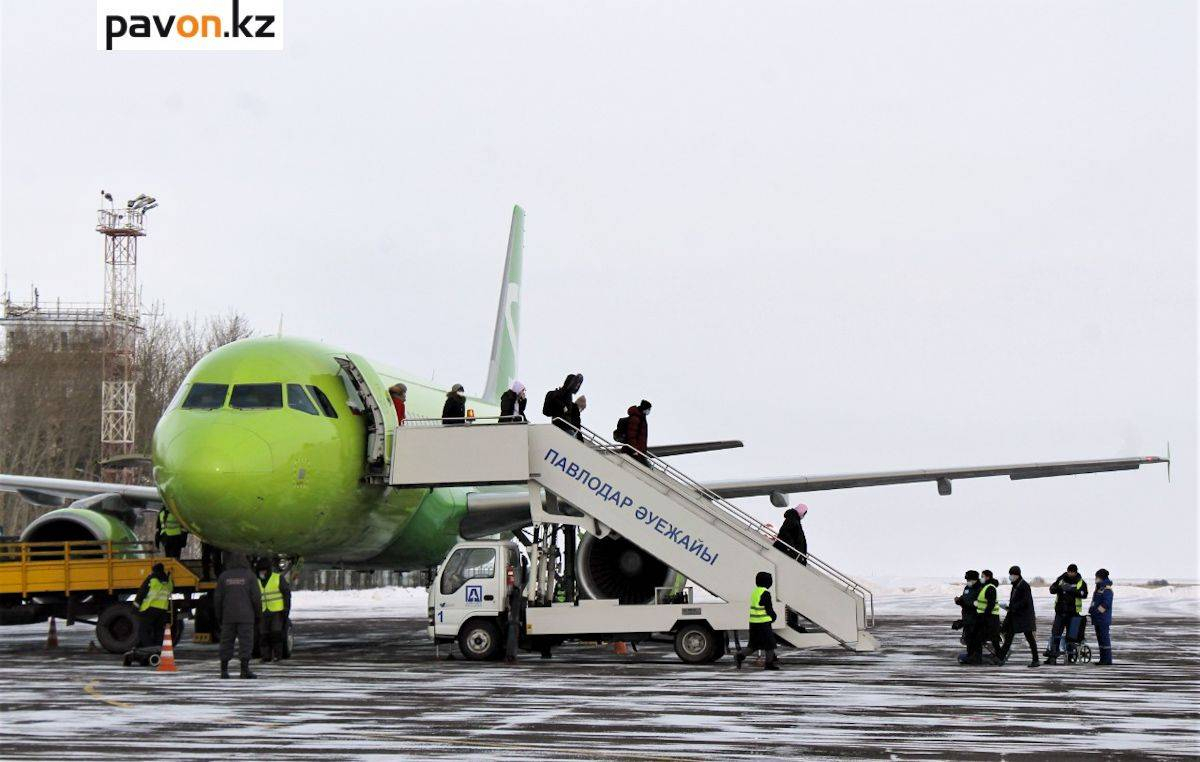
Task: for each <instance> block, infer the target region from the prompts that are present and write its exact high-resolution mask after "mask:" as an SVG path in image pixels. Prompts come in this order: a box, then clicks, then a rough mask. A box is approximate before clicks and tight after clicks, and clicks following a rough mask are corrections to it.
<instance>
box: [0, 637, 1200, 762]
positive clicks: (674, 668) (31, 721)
mask: <svg viewBox="0 0 1200 762" xmlns="http://www.w3.org/2000/svg"><path fill="white" fill-rule="evenodd" d="M875 633H876V635H877V636H878V637H879V639H880V640H881V641H882V642H883V643H884V644H885V648H886V650H885V651H884V652H883V653H880V654H872V655H865V654H851V653H847V652H843V651H806V652H795V651H788V652H783V654H784V657H783V660H782V665H783V671H781V672H777V673H768V672H763V671H762V670H755V669H751V668H749V665H748V667H747V669H744V670H742V671H738V670H735V669H734V667H733V664H732V660H731V659H729V658H726V659H724V660H722V661H720V662H717V663H716V664H714V665H711V666H706V667H689V666H685V665H683V664H682V663H681V662H679V661H678V660H677V658H676V657H675V655H674V652H673V651H672V649H671V647H670V646H669V645H658V644H653V645H643V646H642V647H641V649H640V651H639V652H638V653H636V654H633V655H630V656H617V655H615V654H613V653H612V650H611V648H600V647H589V646H570V647H563V648H561V649H559V650H557V651H556V652H555V655H554V658H553V659H551V660H549V661H543V660H541V659H538V658H537V657H536V656H530V655H523V658H522V660H521V661H520V662H519V664H517V665H516V666H506V665H503V664H490V663H489V664H476V663H467V662H464V661H462V660H460V659H455V660H451V661H446V660H442V661H437V660H435V658H434V651H433V647H432V645H431V644H430V643H429V642H428V640H427V639H426V638H425V633H424V626H423V622H421V621H418V620H414V619H355V620H351V621H337V620H307V621H304V620H302V621H300V622H298V623H297V627H296V634H297V638H298V643H297V653H296V655H295V657H294V658H293V659H291V660H289V661H286V662H283V663H280V664H263V665H258V664H257V663H256V665H255V667H254V669H256V670H257V671H258V673H259V676H260V679H258V680H255V681H250V680H236V679H235V680H219V679H218V678H217V675H216V673H217V662H216V657H215V649H214V648H213V647H212V646H202V645H198V644H192V643H190V642H185V643H182V644H180V645H179V646H177V649H176V654H177V658H178V661H179V671H178V672H176V673H156V672H154V671H151V670H149V669H145V668H124V667H122V666H121V663H120V658H119V657H114V656H112V655H109V654H104V653H89V652H88V650H87V646H88V641H89V639H90V635H91V633H90V630H89V629H88V628H86V627H84V626H76V627H72V628H63V629H60V636H61V645H60V647H59V648H58V649H57V650H55V651H51V652H45V651H43V649H42V645H43V642H44V639H45V633H44V630H43V629H41V628H36V627H19V628H5V629H0V758H4V759H15V758H38V759H81V758H85V759H99V758H111V757H125V758H127V757H130V756H135V757H137V758H140V759H149V758H154V757H162V758H173V759H180V758H185V759H213V758H228V757H231V756H233V755H235V754H254V755H256V756H259V757H261V758H278V757H282V756H289V757H293V758H306V759H318V758H319V759H323V760H335V759H359V758H367V757H380V758H383V757H392V758H396V757H414V758H415V757H420V758H453V759H499V758H505V759H513V758H530V757H532V758H539V759H577V758H580V759H645V760H656V759H671V760H674V759H714V758H739V757H747V758H748V757H758V758H784V757H797V756H803V757H806V758H827V757H847V758H855V759H876V758H891V759H907V758H954V759H974V758H996V757H1001V756H1002V757H1004V758H1006V759H1014V758H1022V757H1025V758H1043V759H1049V758H1054V759H1068V758H1075V757H1082V756H1092V755H1096V756H1105V757H1111V756H1117V757H1131V758H1133V757H1143V758H1144V757H1147V756H1149V757H1181V756H1182V757H1194V756H1196V755H1200V627H1198V624H1197V622H1196V620H1187V619H1141V620H1131V621H1123V622H1119V623H1118V625H1117V627H1116V629H1115V630H1114V633H1115V637H1116V639H1117V651H1116V654H1117V660H1118V664H1117V665H1116V666H1114V667H1111V668H1106V667H1098V666H1093V665H1073V666H1058V667H1042V668H1040V669H1028V668H1027V667H1026V666H1025V665H1026V663H1027V661H1028V659H1027V658H1026V657H1027V652H1025V653H1022V654H1021V656H1020V657H1019V658H1018V657H1015V656H1014V658H1013V660H1012V661H1011V662H1010V663H1009V664H1008V665H1007V666H1005V667H960V666H958V665H957V664H955V663H954V655H955V653H956V651H957V643H956V642H955V641H954V639H953V634H952V633H951V632H950V631H949V629H948V628H947V626H946V624H945V623H943V622H941V621H939V620H932V619H904V618H891V619H885V620H881V621H880V622H879V624H878V626H877V627H876V630H875ZM1045 634H1046V632H1045V631H1043V632H1042V633H1041V635H1042V636H1043V637H1044V636H1045ZM185 639H186V636H185ZM445 655H446V650H445V649H444V648H443V651H442V656H443V657H445Z"/></svg>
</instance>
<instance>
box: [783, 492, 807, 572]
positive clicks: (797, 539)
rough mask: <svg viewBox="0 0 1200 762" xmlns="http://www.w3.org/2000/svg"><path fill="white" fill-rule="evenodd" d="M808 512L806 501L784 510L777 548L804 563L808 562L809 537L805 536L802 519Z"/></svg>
mask: <svg viewBox="0 0 1200 762" xmlns="http://www.w3.org/2000/svg"><path fill="white" fill-rule="evenodd" d="M806 513H808V506H807V505H805V504H804V503H801V504H800V505H797V506H796V507H795V508H788V509H787V510H786V511H784V512H783V526H781V527H779V535H778V539H777V540H776V542H775V548H776V549H777V550H779V551H780V552H781V553H783V554H784V555H787V556H791V557H792V558H794V559H796V560H797V561H799V562H800V563H802V564H808V539H807V538H806V537H805V536H804V527H803V526H802V525H801V523H800V522H801V519H803V518H804V515H805V514H806Z"/></svg>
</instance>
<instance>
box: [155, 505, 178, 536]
mask: <svg viewBox="0 0 1200 762" xmlns="http://www.w3.org/2000/svg"><path fill="white" fill-rule="evenodd" d="M158 518H159V524H160V528H161V530H162V533H163V536H164V537H176V536H178V535H181V534H183V525H182V524H180V523H179V519H177V518H175V514H173V513H171V512H170V511H168V510H167V509H166V508H163V509H162V510H161V511H159V512H158Z"/></svg>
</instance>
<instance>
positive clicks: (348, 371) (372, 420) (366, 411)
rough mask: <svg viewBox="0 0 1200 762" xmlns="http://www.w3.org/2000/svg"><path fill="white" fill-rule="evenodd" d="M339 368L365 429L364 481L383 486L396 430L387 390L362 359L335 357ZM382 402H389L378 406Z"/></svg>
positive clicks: (358, 357) (394, 413)
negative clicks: (365, 462) (365, 466)
mask: <svg viewBox="0 0 1200 762" xmlns="http://www.w3.org/2000/svg"><path fill="white" fill-rule="evenodd" d="M333 359H335V360H337V364H338V365H340V366H341V367H342V381H343V383H345V385H346V392H347V395H348V396H349V398H350V406H351V407H354V408H357V409H358V411H359V413H360V415H362V417H363V421H364V422H365V423H366V427H367V449H366V461H367V468H366V472H365V474H364V476H363V478H364V480H365V481H369V482H378V483H380V484H386V483H387V478H388V473H389V469H388V466H389V463H388V461H389V457H390V453H391V451H392V447H391V441H392V432H393V431H394V430H395V428H396V424H397V421H396V411H395V409H394V408H393V407H392V405H391V404H390V400H389V397H388V390H387V387H385V386H384V385H383V382H382V381H380V380H379V376H378V375H376V373H375V371H374V370H373V369H372V368H371V364H370V363H369V362H367V361H366V360H365V359H364V358H363V357H362V356H361V355H355V354H349V353H348V354H346V355H345V356H339V357H334V358H333ZM381 401H383V402H388V404H387V405H386V406H381Z"/></svg>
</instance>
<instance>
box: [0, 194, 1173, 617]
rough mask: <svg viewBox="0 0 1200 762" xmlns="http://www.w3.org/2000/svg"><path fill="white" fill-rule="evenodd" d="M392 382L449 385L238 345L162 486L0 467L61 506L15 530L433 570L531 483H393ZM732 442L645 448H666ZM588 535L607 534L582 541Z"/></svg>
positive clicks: (424, 401)
mask: <svg viewBox="0 0 1200 762" xmlns="http://www.w3.org/2000/svg"><path fill="white" fill-rule="evenodd" d="M523 228H524V212H523V211H522V209H521V208H520V207H514V209H513V216H512V223H511V227H510V230H509V238H508V250H507V256H506V260H505V266H504V278H503V284H502V287H501V290H500V303H499V307H498V309H497V315H496V322H495V331H494V334H493V342H492V352H491V358H490V365H489V370H488V378H487V383H486V384H485V386H484V391H483V395H482V397H478V398H475V397H472V398H468V399H467V401H466V407H467V408H469V410H470V411H471V412H473V414H474V415H475V416H477V417H479V418H486V417H490V416H496V415H498V413H499V409H498V406H497V401H498V399H499V397H500V395H501V394H502V393H503V392H504V391H505V390H506V389H508V388H509V387H510V385H511V384H512V383H513V381H514V379H515V378H516V376H517V346H518V339H519V336H520V332H519V328H520V323H519V317H520V284H521V262H522V252H523V237H524V233H523ZM396 383H403V384H404V385H405V386H406V387H407V408H406V414H407V418H408V419H409V420H410V421H412V420H414V419H421V418H429V419H436V418H440V417H441V414H442V405H443V402H444V401H445V397H446V392H445V390H443V389H441V388H438V387H437V386H435V385H434V384H432V383H431V382H426V381H421V380H419V379H416V378H414V377H413V376H411V375H409V374H406V373H403V372H400V371H398V370H395V369H392V368H389V367H387V366H385V365H382V364H379V363H376V362H374V361H370V360H367V359H366V358H363V357H361V356H359V355H356V354H353V353H350V352H345V351H342V350H340V349H336V348H333V347H328V346H325V345H322V344H319V343H316V342H312V341H306V340H303V339H295V338H282V337H280V338H275V337H271V338H254V339H245V340H242V341H237V342H234V343H232V344H228V345H226V346H223V347H221V348H219V349H216V350H214V351H213V352H211V353H209V354H208V355H206V356H205V357H204V358H202V359H201V360H200V361H199V362H198V363H197V364H196V366H195V367H194V368H192V369H191V371H190V372H189V373H188V375H187V377H186V378H185V379H184V382H183V384H182V386H181V387H180V389H179V391H178V393H177V394H176V396H175V398H174V399H173V400H172V402H171V403H170V405H169V406H168V408H167V410H166V411H165V412H164V413H163V416H162V418H161V419H160V420H159V422H158V426H157V428H156V429H155V432H154V441H153V446H152V456H151V457H152V462H153V469H154V471H153V472H154V481H155V486H136V485H124V484H110V483H102V482H87V481H77V480H71V479H57V478H46V477H36V476H15V475H2V474H0V491H12V492H17V493H19V494H20V495H22V497H24V498H25V499H26V500H28V501H31V502H33V503H35V504H38V505H42V506H46V507H48V508H53V509H55V510H52V511H49V512H48V513H45V514H43V515H42V516H40V517H38V518H37V519H35V520H34V521H33V522H31V523H30V525H29V526H28V527H26V528H25V529H24V531H23V532H22V533H21V538H22V539H23V540H27V541H54V542H65V541H72V540H92V539H99V540H106V539H112V540H116V541H120V540H133V539H134V534H133V526H134V524H135V522H136V517H137V514H138V512H140V511H147V510H157V509H158V508H159V507H160V506H162V505H163V504H165V505H166V506H167V507H168V508H169V510H170V511H171V512H173V513H174V514H175V515H176V516H177V517H178V518H179V519H180V521H181V522H182V523H183V524H184V525H185V526H186V527H187V528H188V529H189V530H191V531H192V532H194V533H196V534H198V535H199V536H201V537H203V538H205V539H206V540H207V541H208V542H210V543H212V544H214V545H216V546H218V547H220V548H224V549H227V550H237V551H244V552H248V553H252V554H281V555H287V556H291V557H294V558H301V559H304V561H305V562H306V563H310V564H318V565H331V566H338V567H343V568H358V569H375V568H386V569H422V568H427V567H430V566H432V565H435V564H437V563H438V562H439V561H440V560H441V559H442V557H443V555H444V554H445V553H446V551H447V550H448V549H449V548H450V547H451V546H452V545H453V544H454V543H455V542H456V541H457V539H458V538H459V536H460V535H461V536H464V537H482V536H487V535H491V534H496V533H501V532H507V531H512V530H517V529H520V528H521V527H523V526H525V525H527V524H528V523H529V495H528V493H527V492H526V490H525V489H521V488H512V487H462V486H444V487H433V488H422V489H398V488H393V487H390V486H388V485H387V483H386V478H385V474H383V472H382V465H383V460H384V458H383V454H384V453H386V452H390V447H391V439H392V436H393V432H394V430H395V429H396V427H397V425H398V421H397V415H396V411H395V409H394V408H393V406H392V403H391V401H390V398H389V395H388V388H389V387H390V386H392V385H393V384H396ZM740 444H741V443H740V442H736V441H726V442H701V443H690V444H682V445H667V446H654V447H652V448H651V450H652V453H653V454H655V455H658V456H664V455H674V454H681V453H686V452H698V451H704V450H713V449H723V448H726V447H731V446H740ZM1162 462H1166V459H1165V458H1158V457H1134V458H1116V459H1105V460H1077V461H1062V462H1054V463H1028V464H1018V465H1009V466H985V467H974V468H949V469H920V470H906V471H887V472H873V473H860V474H839V475H832V476H797V477H785V478H773V479H753V480H737V481H721V482H710V483H708V484H706V485H705V486H706V487H709V488H710V489H712V490H713V491H714V492H716V493H717V494H719V495H721V496H722V497H728V498H741V497H750V496H754V495H763V496H768V495H769V496H770V497H771V500H772V503H774V504H775V505H776V506H783V505H786V504H787V493H790V492H807V491H815V490H828V489H843V488H848V487H865V486H877V485H885V484H904V483H912V482H918V481H931V482H936V483H937V487H938V491H939V493H940V494H949V493H950V489H951V487H950V485H951V482H952V481H954V480H957V479H966V478H977V477H986V476H1008V477H1009V478H1011V479H1032V478H1040V477H1048V476H1063V475H1068V474H1082V473H1095V472H1101V471H1116V470H1129V469H1136V468H1138V467H1139V466H1141V465H1143V464H1147V463H1162ZM585 541H594V542H600V540H599V538H593V537H590V536H589V538H587V540H585ZM621 552H622V553H628V552H636V550H635V549H624V550H622V551H621ZM595 555H596V554H593V556H595ZM614 555H616V554H610V556H614ZM580 573H581V574H583V573H590V574H593V576H596V577H604V576H605V575H604V574H603V573H600V574H597V573H596V571H595V570H592V571H590V572H588V571H587V570H580ZM596 587H601V588H603V585H602V584H600V582H597V584H596V585H594V586H593V589H595V588H596ZM609 592H611V594H613V595H614V597H615V596H616V595H618V594H619V590H613V591H609Z"/></svg>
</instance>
